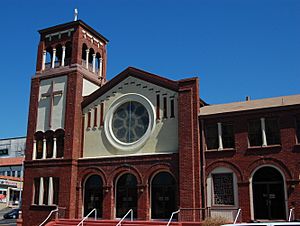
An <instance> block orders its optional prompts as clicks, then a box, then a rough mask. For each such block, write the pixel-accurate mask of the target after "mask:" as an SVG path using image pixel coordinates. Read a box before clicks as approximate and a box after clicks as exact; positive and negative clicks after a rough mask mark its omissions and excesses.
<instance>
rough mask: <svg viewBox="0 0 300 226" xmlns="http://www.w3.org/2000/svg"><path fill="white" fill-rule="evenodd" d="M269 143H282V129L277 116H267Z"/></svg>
mask: <svg viewBox="0 0 300 226" xmlns="http://www.w3.org/2000/svg"><path fill="white" fill-rule="evenodd" d="M266 136H267V144H268V145H273V144H280V130H279V125H278V120H277V119H276V118H266Z"/></svg>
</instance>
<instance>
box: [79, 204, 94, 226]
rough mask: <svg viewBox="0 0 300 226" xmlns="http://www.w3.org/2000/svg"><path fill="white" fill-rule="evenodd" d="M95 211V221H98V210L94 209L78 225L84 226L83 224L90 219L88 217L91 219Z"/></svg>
mask: <svg viewBox="0 0 300 226" xmlns="http://www.w3.org/2000/svg"><path fill="white" fill-rule="evenodd" d="M94 211H95V220H97V209H96V208H94V209H92V211H91V212H89V213H88V215H86V216H85V217H84V218H83V219H82V220H81V221H80V222H79V223H78V224H77V226H79V225H82V226H83V222H84V221H85V220H86V219H88V217H89V216H90V215H91V214H92V213H93V212H94Z"/></svg>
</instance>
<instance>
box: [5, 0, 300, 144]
mask: <svg viewBox="0 0 300 226" xmlns="http://www.w3.org/2000/svg"><path fill="white" fill-rule="evenodd" d="M76 7H77V8H78V10H79V18H80V19H82V20H83V21H85V22H86V23H87V24H89V25H90V26H92V27H93V28H95V29H96V30H97V31H99V32H100V33H101V34H102V35H104V36H105V37H106V38H108V39H109V40H110V42H109V45H108V72H107V74H108V78H109V79H110V78H112V77H113V76H115V75H116V74H118V73H119V72H121V71H122V70H124V69H125V68H127V67H128V66H134V67H137V68H140V69H143V70H146V71H150V72H152V73H155V74H159V75H162V76H166V77H168V78H170V79H174V80H177V79H182V78H186V77H191V76H192V77H194V76H198V77H199V78H200V95H201V98H202V99H204V100H205V101H206V102H208V103H211V104H215V103H226V102H233V101H241V100H244V99H245V96H251V99H258V98H265V97H274V96H282V95H292V94H299V93H300V92H299V87H300V27H299V25H300V1H299V0H185V1H183V0H182V1H176V0H119V1H117V0H115V1H113V0H112V1H102V0H89V1H86V0H85V1H83V0H82V1H71V0H51V1H40V0H39V1H17V0H10V1H1V2H0V20H1V21H2V23H1V32H0V34H1V35H0V41H1V43H2V44H1V54H0V62H1V63H0V65H1V73H0V76H1V89H0V98H1V105H2V107H1V111H0V125H1V127H0V138H6V137H15V136H25V135H26V129H27V117H28V103H29V94H30V78H31V77H32V76H33V75H34V73H35V66H36V65H35V64H36V52H37V45H38V41H39V34H38V33H37V30H39V29H43V28H47V27H49V26H53V25H57V24H61V23H65V22H69V21H72V20H73V10H74V8H76Z"/></svg>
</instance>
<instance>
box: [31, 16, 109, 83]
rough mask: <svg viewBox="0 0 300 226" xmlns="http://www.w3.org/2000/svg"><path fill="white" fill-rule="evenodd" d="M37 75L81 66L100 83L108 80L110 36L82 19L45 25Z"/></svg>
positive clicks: (42, 32) (41, 34)
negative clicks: (106, 35) (107, 36)
mask: <svg viewBox="0 0 300 226" xmlns="http://www.w3.org/2000/svg"><path fill="white" fill-rule="evenodd" d="M39 33H40V43H39V49H38V55H37V65H36V75H37V76H41V75H44V74H45V73H49V71H50V70H51V74H53V73H55V71H53V70H62V68H64V69H65V68H70V67H71V68H72V67H76V66H79V67H81V68H82V70H83V73H84V74H85V75H86V76H87V77H90V78H91V79H93V80H95V79H96V80H98V82H99V83H100V84H103V83H105V81H106V63H107V57H106V45H107V43H108V40H107V39H106V38H105V37H104V36H102V35H101V34H99V33H98V32H97V31H95V30H94V29H93V28H91V27H90V26H88V25H87V24H86V23H84V22H83V21H81V20H78V21H72V22H69V23H65V24H61V25H57V26H53V27H50V28H46V29H42V30H40V31H39Z"/></svg>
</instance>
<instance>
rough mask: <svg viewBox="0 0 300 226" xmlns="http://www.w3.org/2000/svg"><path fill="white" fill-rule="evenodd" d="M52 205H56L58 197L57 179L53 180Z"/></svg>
mask: <svg viewBox="0 0 300 226" xmlns="http://www.w3.org/2000/svg"><path fill="white" fill-rule="evenodd" d="M53 193H54V194H53V204H56V205H58V195H59V178H58V177H54V178H53Z"/></svg>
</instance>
